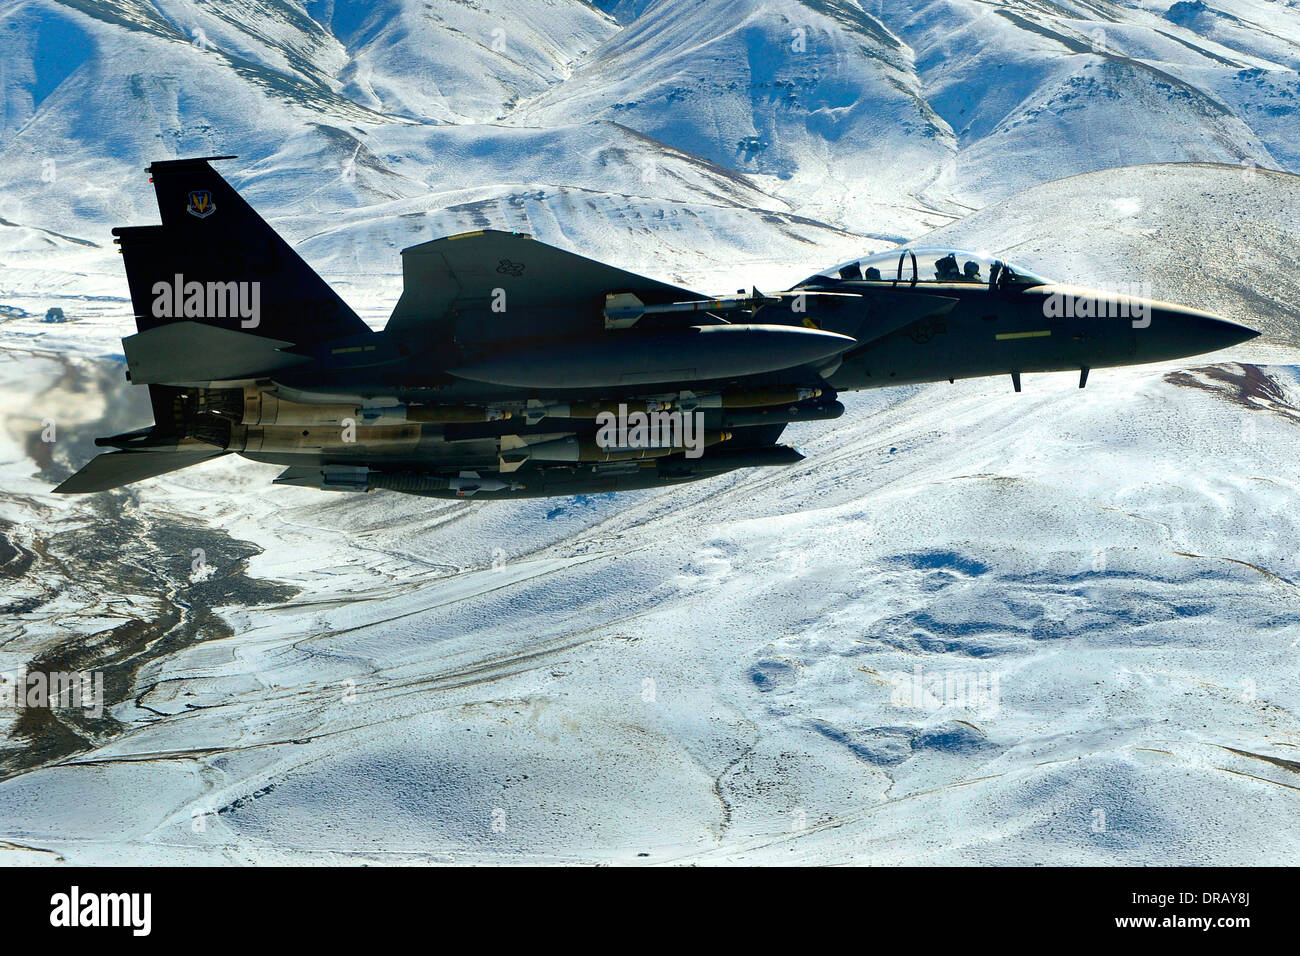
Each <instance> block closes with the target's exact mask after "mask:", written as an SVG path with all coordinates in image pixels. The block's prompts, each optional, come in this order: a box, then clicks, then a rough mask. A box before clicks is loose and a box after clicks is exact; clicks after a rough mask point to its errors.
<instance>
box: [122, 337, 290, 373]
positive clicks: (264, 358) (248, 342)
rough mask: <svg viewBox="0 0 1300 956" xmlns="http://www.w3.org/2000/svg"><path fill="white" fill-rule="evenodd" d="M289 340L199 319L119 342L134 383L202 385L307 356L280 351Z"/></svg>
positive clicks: (267, 369)
mask: <svg viewBox="0 0 1300 956" xmlns="http://www.w3.org/2000/svg"><path fill="white" fill-rule="evenodd" d="M293 344H294V343H292V342H284V341H281V340H280V339H268V338H263V337H262V336H260V335H249V334H248V333H247V332H235V331H232V330H231V329H223V328H219V327H217V326H215V325H201V324H200V323H198V322H172V323H170V324H168V325H160V326H158V327H157V328H153V329H149V330H148V331H147V332H138V333H136V334H135V335H129V336H127V337H126V338H124V339H123V340H122V349H123V351H124V352H125V353H126V364H127V367H128V368H130V370H131V381H132V382H133V383H134V384H136V385H164V384H167V385H203V384H206V383H208V382H220V381H230V380H233V379H242V378H257V377H259V376H262V375H266V374H268V373H270V372H276V371H279V370H281V369H286V368H290V367H292V366H294V365H301V364H303V363H306V362H310V361H311V360H310V359H308V358H305V357H304V356H301V355H293V354H291V353H288V352H282V351H280V350H281V349H284V348H289V347H291V346H292V345H293Z"/></svg>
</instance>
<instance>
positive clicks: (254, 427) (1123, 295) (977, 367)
mask: <svg viewBox="0 0 1300 956" xmlns="http://www.w3.org/2000/svg"><path fill="white" fill-rule="evenodd" d="M219 158H230V157H212V158H209V159H190V160H174V161H165V162H157V163H154V164H153V165H152V166H151V167H150V168H149V170H148V173H149V174H150V175H151V177H152V182H153V186H154V191H155V194H156V197H157V200H158V208H159V213H160V216H161V220H162V221H161V224H159V225H153V226H132V227H122V228H119V229H115V230H114V235H115V236H116V241H117V243H118V244H119V246H120V247H121V252H122V255H123V258H124V262H125V267H126V276H127V284H128V286H129V288H130V293H131V302H132V308H133V311H134V312H135V317H136V325H137V329H138V331H137V332H136V334H134V335H131V336H128V337H127V338H126V339H124V340H123V347H124V352H125V355H126V360H127V367H128V375H129V377H130V378H131V380H132V381H134V382H135V383H137V384H139V385H142V386H144V387H146V388H147V389H148V391H149V397H150V401H151V404H152V407H153V414H154V424H153V425H152V426H149V427H146V428H142V429H138V430H136V431H133V432H127V433H125V434H122V435H115V436H111V437H109V438H102V439H98V440H97V444H99V445H101V446H102V447H104V448H106V449H111V450H108V451H105V452H104V453H103V454H100V455H99V456H98V457H96V458H95V459H93V460H92V461H91V462H89V463H88V464H87V465H86V466H85V467H84V468H82V469H81V470H80V471H79V472H77V473H76V474H75V475H73V476H71V477H70V478H69V479H67V480H66V481H65V482H63V483H62V484H61V485H60V486H59V487H58V488H56V489H55V490H56V491H57V492H60V493H87V492H96V491H103V490H108V489H111V488H115V487H119V486H121V485H125V484H129V483H131V482H135V481H140V480H143V479H146V478H150V477H155V476H158V475H162V474H166V473H167V472H170V471H175V470H176V469H178V468H183V467H187V466H189V465H191V464H197V463H200V462H203V461H208V460H211V459H213V458H216V457H221V456H224V455H229V454H236V455H240V456H243V457H245V458H248V459H252V460H255V461H261V462H270V463H274V464H278V465H280V466H282V467H283V469H284V470H283V472H282V473H281V474H280V476H279V478H277V479H276V481H277V482H278V483H280V484H285V485H295V486H300V487H310V488H318V489H321V490H329V491H351V492H362V493H364V492H378V491H394V492H401V493H406V494H415V495H426V496H435V497H449V498H468V499H471V500H481V499H490V498H509V497H525V496H551V495H569V494H582V493H593V492H612V491H622V490H632V489H638V488H656V487H666V486H669V485H672V484H675V483H678V482H683V481H694V480H698V479H700V478H706V477H710V476H713V475H719V474H723V473H725V472H728V471H733V470H736V469H741V468H756V467H781V466H789V465H791V464H795V463H797V462H799V461H801V460H803V456H802V454H801V453H799V452H798V451H796V450H795V449H793V448H791V447H789V446H787V445H782V444H779V441H780V438H781V436H782V434H783V432H784V430H785V428H786V426H787V425H788V424H790V423H796V422H799V421H805V420H813V421H817V420H828V419H834V418H836V417H838V416H839V415H842V414H843V412H844V405H843V404H842V403H841V402H840V401H839V396H840V394H841V393H842V392H846V391H851V390H854V389H862V388H878V387H885V386H892V385H903V384H913V383H918V382H938V381H944V380H954V379H957V378H968V377H974V376H988V375H1000V376H1009V377H1010V379H1011V381H1012V382H1013V384H1014V386H1015V388H1016V390H1017V391H1018V390H1019V389H1020V387H1021V374H1022V373H1024V372H1038V371H1072V372H1075V373H1076V374H1078V375H1079V384H1080V386H1083V385H1085V384H1086V383H1087V381H1088V375H1089V371H1090V370H1092V369H1099V368H1105V367H1108V366H1116V365H1128V364H1136V363H1140V362H1151V361H1163V360H1167V359H1172V358H1180V357H1183V356H1188V355H1194V354H1198V353H1201V352H1207V351H1213V350H1215V349H1219V348H1224V347H1227V346H1229V345H1232V344H1235V343H1237V342H1241V341H1244V340H1246V339H1248V338H1250V337H1252V336H1253V335H1254V334H1255V333H1254V332H1252V331H1251V330H1249V329H1246V328H1243V327H1241V326H1238V325H1235V324H1233V323H1231V322H1228V321H1226V320H1224V319H1221V318H1219V317H1217V316H1213V315H1210V314H1209V313H1205V312H1201V311H1198V310H1195V309H1187V308H1183V307H1180V306H1176V305H1172V304H1169V303H1163V302H1156V301H1153V300H1151V299H1150V298H1149V297H1145V296H1143V295H1141V294H1139V293H1140V290H1137V291H1134V290H1112V291H1109V292H1106V291H1098V290H1090V289H1087V288H1079V287H1075V286H1065V285H1061V284H1058V283H1053V282H1051V281H1049V280H1047V279H1044V278H1042V277H1040V276H1037V275H1034V274H1032V273H1030V272H1028V271H1026V270H1024V269H1021V268H1019V267H1017V266H1014V265H1011V264H1008V263H1005V262H1002V261H1000V260H998V259H996V258H994V257H989V256H981V255H977V254H973V253H964V252H959V251H954V250H947V249H943V250H936V249H919V248H903V249H895V250H891V251H889V252H887V253H881V254H877V255H873V256H868V257H865V258H863V259H859V260H854V261H851V262H848V263H844V264H841V265H839V266H835V267H833V268H831V269H828V270H825V271H823V272H819V273H817V274H815V275H813V276H810V277H809V278H808V279H806V280H804V281H803V282H801V283H799V284H798V285H796V286H795V287H794V288H792V289H790V290H787V291H785V292H780V293H769V294H764V293H760V292H758V291H757V290H753V291H751V292H750V293H748V294H745V293H739V294H737V295H736V296H733V297H724V298H710V297H706V296H703V295H699V294H697V293H694V292H692V291H691V290H689V289H684V288H681V287H678V286H674V285H671V284H668V283H664V282H659V281H657V280H655V279H650V278H647V277H645V276H640V275H636V274H634V273H630V272H626V271H624V270H622V269H618V268H616V267H614V266H610V265H607V264H604V263H600V262H596V261H594V260H591V259H587V258H584V257H582V256H579V255H575V254H573V253H571V252H566V251H564V250H562V249H557V248H555V247H553V246H548V245H545V244H544V243H540V242H537V241H536V240H534V239H532V238H530V237H528V236H526V235H522V234H518V233H507V232H496V231H491V230H485V231H481V232H475V233H467V234H464V235H460V236H451V237H448V238H445V239H438V240H434V241H432V242H426V243H423V244H421V245H418V246H413V247H411V248H409V249H406V250H404V251H403V253H402V266H403V291H402V295H401V297H400V299H399V300H398V302H397V304H396V306H395V308H394V311H393V314H392V316H391V318H390V319H389V321H388V324H387V325H386V326H385V328H384V330H383V331H382V332H374V331H371V330H370V328H369V327H368V326H367V325H366V324H365V323H364V322H362V321H361V320H360V319H359V318H358V317H357V315H356V313H355V312H353V311H352V309H351V308H349V307H348V305H347V304H346V303H345V302H344V301H343V300H342V299H341V298H340V297H339V296H338V295H337V293H335V292H334V291H333V289H331V288H330V287H329V286H328V285H327V284H326V283H325V282H324V281H323V280H322V279H321V278H320V277H319V276H318V275H317V274H316V273H315V272H313V271H312V270H311V268H310V267H309V266H308V265H307V264H306V263H305V262H303V260H302V259H301V258H300V257H299V256H298V255H297V253H295V252H294V251H293V249H292V248H291V247H290V246H289V245H288V244H287V243H286V242H285V241H284V240H283V239H282V238H281V237H280V236H278V235H277V234H276V233H275V232H274V231H273V230H272V229H271V228H270V227H269V226H268V225H267V224H266V223H265V222H264V221H263V220H262V218H261V217H260V216H258V214H257V213H256V212H255V211H254V210H253V209H252V208H251V207H250V206H249V205H248V204H247V203H246V202H245V201H244V200H243V199H242V198H241V197H240V196H239V194H238V193H236V192H235V191H234V190H233V189H232V188H231V187H230V186H229V185H228V184H227V183H226V182H225V180H224V179H222V177H221V176H220V175H218V174H217V172H216V171H215V170H214V169H213V168H212V165H211V161H212V159H219ZM637 416H641V418H637ZM632 419H636V422H635V423H633V422H632ZM650 422H654V423H656V424H657V425H664V423H668V424H669V425H672V426H673V427H676V428H678V431H677V432H676V433H673V432H672V431H671V430H670V431H668V432H666V433H661V432H659V431H656V430H655V429H653V428H647V429H641V428H639V425H641V424H644V423H650ZM686 426H689V427H686ZM611 436H613V437H611ZM643 436H649V437H643ZM665 436H666V437H665Z"/></svg>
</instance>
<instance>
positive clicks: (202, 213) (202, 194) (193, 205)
mask: <svg viewBox="0 0 1300 956" xmlns="http://www.w3.org/2000/svg"><path fill="white" fill-rule="evenodd" d="M185 211H186V212H187V213H189V214H190V215H191V216H197V217H198V218H200V219H207V218H208V217H209V216H211V215H212V214H213V213H214V212H216V211H217V207H216V204H215V203H213V202H212V191H211V190H210V189H196V190H194V191H193V192H191V193H190V204H189V205H188V206H186V207H185Z"/></svg>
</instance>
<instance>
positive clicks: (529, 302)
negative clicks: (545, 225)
mask: <svg viewBox="0 0 1300 956" xmlns="http://www.w3.org/2000/svg"><path fill="white" fill-rule="evenodd" d="M402 276H403V287H402V297H401V298H400V299H399V300H398V302H397V307H396V308H395V309H394V310H393V315H392V317H391V318H390V319H389V320H388V326H387V328H386V331H395V332H419V333H421V334H422V335H424V334H430V333H432V334H433V335H434V337H437V338H444V337H445V338H450V337H451V333H454V332H457V331H459V330H456V329H454V327H453V325H452V323H451V322H450V320H449V318H448V317H449V314H450V313H451V312H452V311H453V310H454V311H455V312H457V313H462V314H470V315H477V316H478V317H480V318H482V317H485V316H490V317H493V318H494V319H497V320H499V321H505V320H504V319H502V317H503V316H505V317H508V316H510V315H511V314H512V313H514V314H516V315H517V314H520V313H522V312H524V311H525V310H530V311H532V310H546V309H550V308H554V309H556V310H557V312H560V311H562V312H565V313H567V314H568V315H571V316H574V315H576V316H580V317H581V320H583V321H586V322H599V321H600V316H601V313H602V310H603V309H604V306H605V296H606V294H607V293H612V292H614V293H616V292H631V293H634V294H635V295H636V296H637V297H638V298H639V299H641V300H642V301H643V302H645V303H647V304H651V303H659V302H673V301H681V300H683V299H701V298H704V296H702V295H699V294H697V293H694V292H691V291H690V290H688V289H682V288H679V287H677V286H673V285H668V284H667V283H664V282H659V281H658V280H656V279H649V278H646V277H645V276H640V275H637V274H636V273H633V272H626V271H624V270H623V269H619V268H617V267H615V266H610V265H606V264H605V263H603V262H596V261H595V260H594V259H588V258H586V257H584V256H580V255H576V254H575V253H572V252H566V251H565V250H563V249H557V248H556V247H555V246H548V245H547V244H546V243H544V242H538V241H537V240H536V239H533V238H532V237H531V236H527V235H524V234H523V233H517V232H500V231H497V230H492V229H487V230H483V231H482V232H470V233H464V234H463V235H459V236H450V237H448V238H446V239H435V240H433V241H432V242H425V243H421V244H420V245H418V246H411V247H410V248H408V249H404V250H402ZM498 290H500V291H498ZM494 306H495V308H494ZM559 320H560V321H564V319H563V318H562V317H561V318H560V319H559ZM526 331H527V330H524V329H518V330H515V332H516V334H526ZM545 331H548V332H555V331H557V329H555V327H554V325H548V328H547V329H546V330H545ZM439 332H442V333H443V334H441V335H440V334H439Z"/></svg>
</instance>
